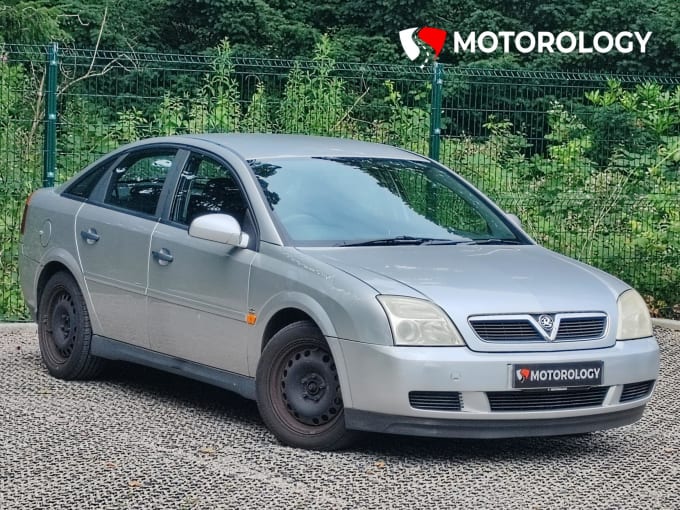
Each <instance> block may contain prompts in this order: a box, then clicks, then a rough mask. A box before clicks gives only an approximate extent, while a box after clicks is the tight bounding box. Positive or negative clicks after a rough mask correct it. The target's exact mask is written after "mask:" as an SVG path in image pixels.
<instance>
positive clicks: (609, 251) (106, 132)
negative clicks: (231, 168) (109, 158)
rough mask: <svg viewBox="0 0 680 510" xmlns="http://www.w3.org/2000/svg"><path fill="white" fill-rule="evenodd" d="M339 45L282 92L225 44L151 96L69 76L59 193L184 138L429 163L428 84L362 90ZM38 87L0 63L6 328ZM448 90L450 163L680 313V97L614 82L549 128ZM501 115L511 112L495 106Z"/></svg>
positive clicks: (325, 41)
mask: <svg viewBox="0 0 680 510" xmlns="http://www.w3.org/2000/svg"><path fill="white" fill-rule="evenodd" d="M333 41H334V39H331V38H329V37H325V36H323V37H320V38H319V39H318V41H317V43H316V47H315V51H314V54H313V59H312V60H311V61H308V62H302V61H300V62H298V63H296V64H294V65H293V66H292V68H290V69H289V70H287V71H285V72H284V74H285V76H284V77H283V79H282V80H280V81H279V82H275V81H272V80H268V79H267V76H266V73H263V75H262V77H261V79H260V77H259V76H258V77H257V78H258V79H257V80H256V81H255V85H254V86H248V87H246V86H245V85H244V84H245V82H244V81H243V79H242V78H243V74H244V73H243V71H242V70H240V69H239V68H238V66H237V65H236V63H235V57H234V51H235V50H234V48H233V47H232V46H231V45H230V44H228V43H227V42H226V41H222V42H220V43H219V45H218V46H217V48H216V50H215V51H214V52H213V53H212V54H213V57H212V58H211V60H210V65H209V68H208V69H207V70H206V72H204V73H202V74H200V75H199V74H198V73H194V76H192V77H191V78H190V79H189V78H187V76H186V75H182V73H181V72H175V73H174V77H175V78H176V81H175V82H173V83H174V84H175V85H173V86H165V87H163V86H161V87H157V88H155V89H154V90H153V91H152V92H151V93H149V89H148V88H145V87H146V85H145V84H144V83H146V82H144V83H143V84H142V85H139V87H138V88H137V89H136V95H128V96H117V95H115V94H113V93H110V92H107V94H103V93H102V91H101V90H97V89H93V88H89V85H88V83H89V82H90V80H89V79H83V80H80V77H79V76H77V75H75V74H69V73H63V75H62V81H61V82H60V91H61V92H62V93H61V94H60V97H59V109H60V128H59V132H58V135H59V140H58V144H57V145H58V148H59V156H58V177H59V180H60V181H63V180H65V179H66V178H68V177H69V176H70V175H72V174H73V173H74V172H76V171H77V170H79V169H80V168H82V167H83V166H85V164H87V163H88V162H91V161H92V160H93V159H95V157H96V156H97V155H99V154H103V153H105V152H107V151H108V150H110V149H111V148H113V147H116V146H118V145H120V144H121V143H125V142H128V141H133V140H137V139H139V138H142V137H146V136H153V135H170V134H177V133H188V132H206V131H207V132H225V131H243V132H251V131H265V132H288V133H310V134H321V135H332V136H349V137H353V138H360V139H364V140H370V141H379V142H387V143H391V144H394V145H399V146H402V147H406V148H408V149H410V150H413V151H415V152H419V153H423V154H427V151H428V141H429V130H430V110H429V102H430V96H431V84H430V80H429V76H428V75H420V76H418V77H416V78H414V77H413V76H410V75H409V76H407V75H406V74H404V75H403V76H402V75H400V74H399V73H401V71H399V72H393V73H387V74H385V75H383V77H382V78H381V77H380V76H381V75H380V72H379V71H372V72H371V73H372V74H371V73H368V74H367V71H365V69H364V68H358V67H356V68H353V69H355V70H356V69H359V70H360V71H361V72H360V73H359V75H360V77H359V78H357V77H356V75H348V74H343V72H341V70H340V68H341V66H339V65H338V64H337V62H336V58H337V55H338V52H339V50H338V47H337V45H335V44H334V42H333ZM1 56H3V54H2V53H1V52H0V57H1ZM123 71H125V69H123ZM134 72H136V73H137V75H134V74H130V76H132V78H131V80H134V79H137V80H139V79H140V78H139V76H142V77H148V76H153V77H154V78H155V79H156V80H159V78H158V76H159V74H158V73H159V71H158V70H145V69H143V68H140V69H135V70H134ZM131 73H132V72H131ZM154 73H155V74H154ZM404 73H406V71H404ZM121 76H122V77H123V78H125V79H127V76H128V75H127V74H122V75H121ZM385 76H388V77H389V79H385ZM405 76H406V78H408V81H407V82H408V87H404V86H403V83H405V82H406V78H405ZM42 80H43V77H42V75H41V68H40V63H38V64H36V62H33V61H26V62H19V61H13V60H12V59H11V58H10V59H6V58H0V158H1V161H2V164H1V165H0V184H1V186H2V188H1V192H0V205H1V206H2V211H3V213H2V216H1V217H0V243H1V245H0V246H1V249H2V252H1V253H0V263H1V264H2V265H1V267H0V270H1V272H0V278H2V293H1V294H0V317H17V316H21V315H22V314H24V313H25V311H24V310H23V307H22V305H21V302H22V301H21V297H20V295H19V288H18V282H17V268H16V261H17V241H18V230H19V228H18V226H19V225H18V223H19V221H20V216H21V209H22V207H23V203H24V200H25V197H26V196H27V195H28V193H29V192H30V191H31V190H32V189H34V188H36V187H37V186H38V185H39V184H40V183H39V180H38V176H40V175H41V169H42V153H41V150H42V135H43V134H42V122H41V121H42V115H43V110H44V104H43V98H42V96H41V95H40V94H39V93H38V92H37V91H40V90H41V88H42ZM149 82H151V80H149ZM106 86H107V87H109V88H110V89H111V90H115V88H116V82H115V80H113V79H108V78H107V80H106ZM446 87H447V88H445V99H446V98H448V101H449V103H448V104H449V106H447V108H448V110H447V111H448V112H449V114H450V115H448V116H447V115H445V116H444V136H443V138H442V141H441V158H440V159H441V160H442V162H443V163H444V164H446V165H447V166H450V167H452V168H454V169H456V170H457V171H458V172H459V173H461V174H462V175H463V176H465V177H466V178H467V179H468V180H470V181H471V182H473V183H474V184H475V185H477V186H478V187H479V188H481V189H482V190H483V191H485V192H486V193H487V194H489V195H490V196H491V197H492V198H494V199H495V200H496V201H498V202H499V203H500V204H501V205H502V206H503V207H504V208H505V209H506V210H507V211H509V212H515V213H517V214H518V215H519V216H520V217H521V218H522V219H523V220H524V222H525V227H526V229H527V230H528V231H529V233H530V234H531V235H532V236H533V237H534V238H535V239H536V240H537V241H539V242H540V243H542V244H544V245H545V246H547V247H549V248H552V249H555V250H557V251H559V252H562V253H565V254H568V255H570V256H573V257H576V258H578V259H581V260H584V261H587V262H589V263H591V264H594V265H596V266H598V267H600V268H602V269H604V270H606V271H610V272H612V273H614V274H616V275H618V276H620V277H621V278H623V279H624V280H626V281H628V282H629V283H630V284H632V285H634V286H635V287H637V288H638V289H639V290H640V291H641V292H642V293H643V294H644V295H645V296H646V297H647V299H648V302H649V304H650V306H651V308H652V310H653V311H655V312H656V313H663V314H666V315H669V314H673V313H675V314H680V295H679V292H678V282H680V272H679V271H680V264H678V260H679V259H680V210H679V209H678V207H677V197H678V196H680V182H679V175H680V136H679V132H680V87H675V88H672V87H662V86H660V85H658V84H654V83H640V84H638V85H637V86H634V87H631V86H629V85H624V84H622V83H620V82H616V81H611V82H609V83H608V84H607V85H606V87H604V88H596V87H593V88H592V89H591V90H588V91H587V92H585V93H578V95H574V94H572V97H571V98H567V99H565V98H558V97H556V96H555V97H553V96H542V97H537V98H535V99H531V102H527V103H524V104H522V106H523V107H525V108H529V107H531V108H534V109H536V108H543V109H542V110H541V112H542V113H541V118H543V119H545V124H542V123H538V124H537V123H529V124H527V123H525V122H524V121H522V117H520V116H519V115H517V116H514V115H511V114H514V113H519V108H518V107H517V106H516V105H519V104H520V102H521V101H522V98H521V97H520V94H518V93H516V92H512V91H510V89H509V88H508V86H507V85H504V84H499V83H495V82H494V84H493V87H497V89H494V88H491V87H489V86H488V85H484V87H486V88H487V89H490V88H491V91H492V94H491V97H490V98H487V99H486V100H488V103H484V102H482V101H481V100H480V101H479V102H478V101H477V98H478V96H476V95H475V94H477V92H476V90H475V84H474V83H473V82H472V81H470V80H467V81H466V79H465V78H464V77H461V76H458V75H455V74H454V73H452V74H451V77H450V78H448V79H447V82H446ZM504 87H505V88H504ZM66 90H68V93H64V91H66ZM106 90H107V91H108V90H109V89H106ZM512 90H513V91H514V90H523V89H512ZM503 91H505V92H503ZM95 92H97V93H95ZM149 94H151V95H149ZM503 94H505V95H506V96H507V98H506V97H505V96H504V95H503ZM513 94H515V97H514V99H513ZM108 97H113V98H114V99H115V100H116V101H117V102H116V103H115V104H116V105H117V106H116V107H111V105H110V103H107V102H106V99H107V98H108ZM456 98H464V107H462V108H459V109H460V110H463V111H462V113H461V115H464V117H456V116H454V115H453V114H452V112H453V111H454V110H455V108H454V106H452V105H453V104H454V103H453V101H454V99H456ZM470 98H472V99H470ZM486 100H485V101H486ZM498 104H505V105H506V106H505V107H503V108H499V107H498V106H495V107H494V108H490V107H488V105H498ZM120 105H123V106H122V107H121V106H120ZM508 105H509V106H508ZM456 108H457V107H456ZM490 112H492V113H490ZM504 112H505V113H504Z"/></svg>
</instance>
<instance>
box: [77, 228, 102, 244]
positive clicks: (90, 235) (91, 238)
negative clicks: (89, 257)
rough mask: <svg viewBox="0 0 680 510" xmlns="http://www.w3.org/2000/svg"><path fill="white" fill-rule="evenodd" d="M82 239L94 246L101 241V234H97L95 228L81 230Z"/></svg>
mask: <svg viewBox="0 0 680 510" xmlns="http://www.w3.org/2000/svg"><path fill="white" fill-rule="evenodd" d="M80 237H82V238H83V239H84V240H85V242H86V243H87V244H94V243H96V242H97V241H99V234H98V233H97V230H96V229H94V228H90V229H88V230H81V231H80Z"/></svg>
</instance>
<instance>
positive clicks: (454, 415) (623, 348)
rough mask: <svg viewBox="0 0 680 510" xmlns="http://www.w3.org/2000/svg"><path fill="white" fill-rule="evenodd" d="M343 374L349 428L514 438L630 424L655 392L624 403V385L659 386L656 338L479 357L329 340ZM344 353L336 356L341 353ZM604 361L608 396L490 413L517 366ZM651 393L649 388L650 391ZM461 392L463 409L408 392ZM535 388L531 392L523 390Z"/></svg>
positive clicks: (456, 349)
mask: <svg viewBox="0 0 680 510" xmlns="http://www.w3.org/2000/svg"><path fill="white" fill-rule="evenodd" d="M328 341H329V345H330V346H331V349H332V350H333V352H334V354H335V359H336V364H339V365H340V366H339V367H338V369H339V370H338V371H339V373H340V374H341V384H342V390H343V400H344V402H345V410H346V424H347V427H348V428H352V429H359V430H372V431H376V432H390V433H398V434H409V435H424V436H439V437H516V436H539V435H557V434H570V433H582V432H590V431H594V430H600V429H605V428H611V427H618V426H622V425H627V424H629V423H633V422H635V421H636V420H638V419H639V418H640V416H641V415H642V411H643V410H644V406H645V404H646V403H647V402H648V401H649V399H650V398H651V391H650V392H647V393H645V394H643V395H642V396H640V397H639V398H634V399H631V400H625V401H621V395H622V391H623V388H624V385H628V384H633V383H640V382H643V381H655V380H656V379H657V378H658V372H659V347H658V345H657V343H656V340H655V339H654V338H653V337H650V338H646V339H640V340H628V341H625V342H617V343H616V344H615V345H614V346H613V347H608V348H604V349H590V350H581V351H557V352H540V353H537V352H526V353H478V352H473V351H471V350H469V349H467V348H465V347H396V346H383V345H373V344H366V343H361V342H353V341H348V340H341V339H337V338H329V339H328ZM338 354H339V355H338ZM588 361H602V362H603V379H602V386H603V387H606V389H603V390H602V391H603V393H604V397H603V398H602V400H601V402H599V403H597V404H596V405H593V404H590V403H589V404H586V405H584V406H583V407H579V406H576V407H573V408H568V409H540V410H533V409H530V408H527V409H520V410H511V411H507V410H504V411H499V410H492V406H491V404H490V401H489V398H488V396H487V393H489V392H517V391H518V390H517V389H515V388H513V386H512V380H513V379H512V378H513V369H512V366H513V365H514V364H534V363H576V362H588ZM650 389H651V386H650ZM414 391H417V392H457V393H459V395H460V401H461V407H460V410H429V409H418V408H414V407H412V406H411V402H410V401H409V393H410V392H414ZM523 391H530V390H523Z"/></svg>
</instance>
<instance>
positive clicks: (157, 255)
mask: <svg viewBox="0 0 680 510" xmlns="http://www.w3.org/2000/svg"><path fill="white" fill-rule="evenodd" d="M151 254H152V255H153V258H154V259H156V262H158V263H159V264H160V265H161V266H167V265H168V264H169V263H170V262H172V261H173V260H174V257H173V256H172V254H171V253H170V251H169V250H167V249H165V248H161V249H160V250H158V251H156V250H154V251H152V252H151Z"/></svg>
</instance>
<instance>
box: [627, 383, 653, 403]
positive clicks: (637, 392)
mask: <svg viewBox="0 0 680 510" xmlns="http://www.w3.org/2000/svg"><path fill="white" fill-rule="evenodd" d="M653 387H654V381H643V382H637V383H631V384H624V385H623V391H622V392H621V398H620V399H619V402H630V401H631V400H638V399H640V398H645V397H646V396H647V395H649V394H650V393H651V392H652V388H653Z"/></svg>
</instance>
